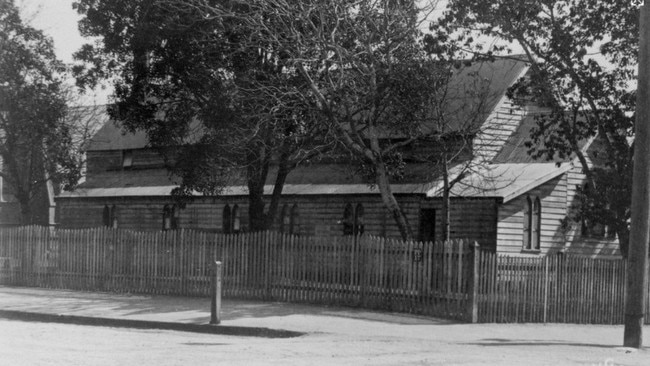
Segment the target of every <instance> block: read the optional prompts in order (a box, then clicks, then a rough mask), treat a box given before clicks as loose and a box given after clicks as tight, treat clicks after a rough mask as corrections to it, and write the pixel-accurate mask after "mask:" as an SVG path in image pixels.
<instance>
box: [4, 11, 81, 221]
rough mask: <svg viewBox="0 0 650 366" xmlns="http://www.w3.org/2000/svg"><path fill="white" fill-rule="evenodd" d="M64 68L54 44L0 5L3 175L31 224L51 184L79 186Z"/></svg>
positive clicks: (25, 219) (22, 212)
mask: <svg viewBox="0 0 650 366" xmlns="http://www.w3.org/2000/svg"><path fill="white" fill-rule="evenodd" d="M63 70H64V66H63V64H62V63H61V62H60V61H59V60H57V59H56V57H55V55H54V51H53V47H52V41H51V40H50V39H49V38H47V37H46V36H44V35H43V33H42V32H41V31H38V30H36V29H34V28H32V27H30V26H28V25H25V24H24V23H23V22H22V20H21V18H20V16H19V12H18V9H17V8H16V6H15V5H14V2H13V1H11V0H2V1H0V157H1V158H2V163H3V164H2V168H1V170H0V176H1V177H2V179H3V181H4V184H5V185H7V186H9V188H11V191H12V193H13V194H14V196H15V197H16V200H17V201H18V202H19V204H20V210H21V223H22V224H30V223H32V212H31V203H32V199H33V198H34V197H35V195H36V194H38V193H39V190H41V189H42V186H43V184H44V183H45V182H47V181H55V182H63V181H68V182H75V181H76V179H78V176H79V169H78V166H77V165H76V164H75V157H74V156H73V154H72V153H71V148H70V147H71V144H72V137H71V131H70V126H69V125H68V124H66V123H65V120H64V118H63V117H64V116H65V113H66V102H65V98H64V93H63V91H62V87H61V79H60V77H59V76H60V74H61V72H63Z"/></svg>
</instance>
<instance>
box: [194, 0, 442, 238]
mask: <svg viewBox="0 0 650 366" xmlns="http://www.w3.org/2000/svg"><path fill="white" fill-rule="evenodd" d="M188 3H191V5H188V6H193V7H198V8H200V9H202V11H203V12H204V18H206V19H214V20H217V19H233V21H236V22H237V24H239V25H240V26H241V27H242V28H244V29H246V30H247V31H246V32H241V33H242V34H247V35H248V37H247V38H245V39H240V40H239V42H240V43H239V44H240V45H241V46H242V47H247V48H251V49H258V48H259V47H263V48H264V50H265V52H267V51H268V52H269V53H270V54H273V55H274V56H275V57H274V60H275V62H278V63H280V64H282V65H283V67H284V70H286V71H285V72H286V73H288V74H290V75H292V76H295V77H296V78H297V80H298V81H299V85H301V87H300V88H298V90H299V93H300V94H299V96H300V97H301V98H302V99H301V101H302V104H303V105H305V106H308V107H309V108H311V109H313V110H316V111H318V113H319V115H320V116H321V118H322V123H323V124H324V125H326V126H327V130H328V131H331V133H332V135H333V136H335V138H336V139H337V141H338V143H340V144H341V145H342V146H344V147H345V149H346V150H347V151H348V152H349V153H350V154H351V155H352V156H353V157H354V159H356V161H357V162H358V163H360V164H361V165H362V168H363V169H362V170H363V172H364V173H365V175H366V176H367V178H368V181H369V183H370V184H371V185H374V186H376V187H377V188H378V190H379V193H380V195H381V198H382V201H383V203H384V205H385V207H386V209H387V210H388V212H390V214H391V215H392V216H393V218H394V220H395V222H396V224H397V226H398V228H399V230H400V232H401V235H402V237H403V238H404V239H412V238H413V232H412V229H411V226H410V225H409V223H408V220H407V218H406V216H405V215H404V214H403V212H402V210H401V207H400V204H399V203H398V201H397V199H396V198H395V195H394V194H393V192H392V188H391V183H392V182H395V181H397V180H399V178H400V176H401V175H402V174H403V172H404V168H405V162H404V160H403V155H402V153H401V152H400V149H401V148H403V147H405V146H408V145H410V144H413V143H414V142H416V141H418V140H421V139H425V138H432V137H434V136H437V138H440V136H441V131H437V130H435V129H434V128H432V127H434V126H435V123H434V122H435V118H436V114H435V113H434V111H432V108H433V106H435V103H432V100H433V99H435V98H436V96H437V95H439V90H440V89H441V86H443V85H444V84H445V83H446V82H447V81H448V80H449V76H450V70H449V67H448V64H447V63H445V62H443V61H440V60H439V59H436V58H433V57H431V55H430V54H429V53H428V52H427V49H426V48H425V47H424V43H423V35H422V33H421V32H420V30H419V24H420V22H421V21H422V20H423V19H424V18H426V15H427V14H426V13H424V14H423V13H422V9H418V8H417V7H416V4H415V3H414V2H413V1H389V0H385V1H354V2H352V1H342V2H336V3H331V2H324V1H300V2H287V1H283V0H272V1H246V2H243V1H232V2H229V5H232V4H236V5H237V6H244V5H245V6H246V12H245V13H241V12H236V11H233V10H232V8H230V7H225V6H219V5H218V4H211V5H208V6H206V4H205V3H204V2H199V1H191V2H188ZM260 45H262V46H260Z"/></svg>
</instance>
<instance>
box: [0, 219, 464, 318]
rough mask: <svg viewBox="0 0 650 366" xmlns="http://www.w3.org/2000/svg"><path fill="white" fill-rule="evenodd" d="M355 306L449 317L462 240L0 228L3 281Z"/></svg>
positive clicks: (458, 290)
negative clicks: (218, 271) (214, 283)
mask: <svg viewBox="0 0 650 366" xmlns="http://www.w3.org/2000/svg"><path fill="white" fill-rule="evenodd" d="M216 260H218V261H221V262H222V264H223V283H222V291H223V296H224V297H236V298H247V299H266V300H273V301H289V302H310V303H318V304H333V305H348V306H360V307H364V308H368V309H385V310H391V311H400V312H410V313H417V314H425V315H431V316H440V317H446V318H453V319H467V317H468V316H470V315H468V314H471V309H470V310H468V307H469V306H471V301H469V293H470V292H471V291H470V286H471V281H470V278H471V276H470V275H471V273H470V271H471V269H472V268H473V266H472V265H471V261H472V259H471V252H470V251H469V245H468V243H466V242H462V241H457V242H447V243H415V242H402V241H396V240H387V239H382V238H375V237H365V236H364V237H357V238H354V237H298V236H287V235H280V234H278V233H275V232H264V233H245V234H238V235H223V234H215V233H206V232H198V231H186V230H178V231H167V232H132V231H125V230H115V229H107V228H97V229H88V230H52V229H48V228H41V227H23V228H12V229H2V230H0V284H3V285H13V286H38V287H45V288H61V289H76V290H89V291H115V292H129V293H143V294H174V295H188V296H209V294H210V276H211V273H210V272H211V268H212V264H213V263H214V261H216Z"/></svg>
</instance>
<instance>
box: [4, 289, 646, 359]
mask: <svg viewBox="0 0 650 366" xmlns="http://www.w3.org/2000/svg"><path fill="white" fill-rule="evenodd" d="M206 305H209V301H208V300H207V299H188V298H176V297H147V296H121V295H114V294H91V293H78V292H65V291H51V290H35V289H8V288H0V309H4V310H15V309H21V308H22V309H24V311H39V309H40V311H45V310H47V309H49V311H50V312H51V313H58V314H78V315H84V316H89V315H90V316H92V315H93V314H95V315H96V316H99V315H100V314H101V315H102V316H115V317H118V318H125V319H150V320H151V319H153V320H159V321H162V320H165V321H178V322H191V323H197V324H199V323H207V322H208V320H209V312H208V311H207V309H209V306H206ZM223 318H224V320H223V324H224V325H228V326H235V327H265V328H272V329H285V330H292V331H298V332H303V333H305V335H303V336H300V337H295V338H287V339H269V338H261V337H237V336H225V335H214V334H196V333H188V332H177V331H169V330H140V329H125V328H111V327H97V326H82V325H70V324H53V323H35V322H20V321H10V320H2V319H0V329H1V330H0V364H7V365H23V364H24V365H39V364H42V365H75V364H79V365H81V364H93V365H115V364H124V365H130V364H141V365H214V364H221V365H306V364H309V365H603V366H604V365H607V366H614V365H650V347H648V341H647V339H648V338H649V337H650V327H646V328H645V329H644V330H645V335H646V337H645V338H646V342H645V344H646V347H645V348H644V349H642V350H640V351H638V350H629V349H624V348H621V347H620V345H621V343H622V339H623V327H622V326H587V325H563V324H551V325H542V324H516V325H509V324H458V323H453V322H447V321H443V320H437V319H432V318H426V317H418V316H408V315H401V314H391V313H378V312H368V311H361V310H354V309H347V308H327V307H317V306H308V305H291V304H278V303H263V302H244V301H226V302H225V303H224V317H223Z"/></svg>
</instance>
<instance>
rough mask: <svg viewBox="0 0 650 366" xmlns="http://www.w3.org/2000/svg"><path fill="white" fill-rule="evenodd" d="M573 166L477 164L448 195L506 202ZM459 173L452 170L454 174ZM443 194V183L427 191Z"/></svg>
mask: <svg viewBox="0 0 650 366" xmlns="http://www.w3.org/2000/svg"><path fill="white" fill-rule="evenodd" d="M571 168H572V165H571V163H561V164H560V165H558V164H556V163H542V164H540V163H532V164H531V163H520V164H492V165H489V166H485V167H479V168H478V169H477V170H476V171H475V172H473V173H471V174H469V175H468V176H467V177H466V178H465V179H463V180H462V181H461V182H460V183H458V184H456V185H455V186H454V187H453V188H452V190H451V195H452V196H457V197H498V198H502V199H503V202H504V203H505V202H508V201H510V200H512V199H514V198H516V197H518V196H520V195H521V194H524V193H526V192H528V191H530V190H531V189H533V188H535V187H538V186H540V185H542V184H544V183H546V182H548V181H549V180H551V179H553V178H556V177H558V176H560V175H561V174H563V173H565V172H567V171H568V170H569V169H571ZM457 174H458V172H457V171H456V172H453V171H452V172H451V176H452V177H454V176H456V175H457ZM441 195H442V182H439V183H438V184H437V185H436V186H435V187H434V188H433V189H431V190H429V191H428V192H427V196H428V197H439V196H441Z"/></svg>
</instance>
